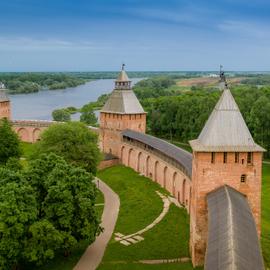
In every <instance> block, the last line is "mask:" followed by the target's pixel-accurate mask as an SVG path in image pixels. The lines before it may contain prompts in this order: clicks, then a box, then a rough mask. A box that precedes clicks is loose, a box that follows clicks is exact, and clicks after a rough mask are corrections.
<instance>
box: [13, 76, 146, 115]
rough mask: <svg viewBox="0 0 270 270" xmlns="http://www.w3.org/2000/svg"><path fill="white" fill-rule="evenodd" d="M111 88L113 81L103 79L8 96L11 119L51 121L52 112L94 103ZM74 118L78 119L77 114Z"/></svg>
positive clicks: (133, 81)
mask: <svg viewBox="0 0 270 270" xmlns="http://www.w3.org/2000/svg"><path fill="white" fill-rule="evenodd" d="M140 80H141V79H138V78H136V79H132V83H133V84H135V83H137V82H138V81H140ZM113 88H114V80H109V79H104V80H96V81H91V82H87V83H86V84H83V85H80V86H77V87H72V88H67V89H64V90H63V89H61V90H42V91H39V92H37V93H31V94H18V95H10V96H9V98H10V100H11V111H12V119H16V120H21V119H26V120H34V119H37V120H52V116H51V113H52V111H53V110H55V109H58V108H65V107H69V106H74V107H76V108H80V107H82V106H83V105H84V104H86V103H88V102H90V101H96V100H97V98H98V97H99V96H100V95H102V94H108V93H110V92H111V91H112V90H113ZM74 118H75V119H76V118H78V114H76V115H75V117H73V119H74Z"/></svg>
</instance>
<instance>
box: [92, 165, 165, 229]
mask: <svg viewBox="0 0 270 270" xmlns="http://www.w3.org/2000/svg"><path fill="white" fill-rule="evenodd" d="M97 176H98V177H99V178H100V179H102V180H103V181H104V182H106V183H107V184H108V185H109V186H110V187H111V188H112V189H113V190H114V191H115V192H116V193H117V194H118V195H119V197H120V202H121V207H120V212H119V216H118V220H117V223H116V228H115V231H116V232H120V233H122V234H130V233H134V232H136V231H138V230H140V229H143V228H144V227H146V226H147V225H149V224H150V223H152V221H153V220H154V219H155V218H156V217H157V216H158V215H159V214H160V213H161V212H162V209H163V202H162V200H161V198H160V197H159V196H158V195H157V194H156V190H159V191H161V192H163V193H166V194H167V192H165V191H164V190H163V189H162V188H161V187H160V186H159V185H157V184H156V183H154V182H153V181H152V180H150V179H148V178H146V177H143V176H140V175H139V174H138V173H136V172H135V171H134V170H132V169H130V168H128V167H125V166H114V167H111V168H107V169H105V170H102V171H100V172H98V175H97Z"/></svg>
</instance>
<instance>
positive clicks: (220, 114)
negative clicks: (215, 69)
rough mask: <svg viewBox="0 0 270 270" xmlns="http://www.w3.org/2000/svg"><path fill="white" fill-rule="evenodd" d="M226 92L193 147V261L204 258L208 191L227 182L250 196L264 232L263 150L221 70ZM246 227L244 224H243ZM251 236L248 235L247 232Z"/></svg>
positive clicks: (258, 222)
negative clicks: (262, 208)
mask: <svg viewBox="0 0 270 270" xmlns="http://www.w3.org/2000/svg"><path fill="white" fill-rule="evenodd" d="M220 75H221V85H223V93H222V96H221V97H220V99H219V101H218V103H217V104H216V106H215V108H214V110H213V112H212V114H211V115H210V117H209V119H208V121H207V122H206V124H205V126H204V128H203V130H202V131H201V134H200V135H199V137H198V139H196V140H193V141H190V145H191V147H192V149H193V164H192V196H191V212H190V249H191V255H192V262H193V265H196V266H197V265H202V264H203V262H204V256H205V250H206V241H207V224H208V221H207V203H206V195H207V194H208V193H209V192H211V191H213V190H215V189H217V188H219V187H221V186H224V185H228V186H231V187H233V188H234V189H236V190H238V191H239V192H241V193H243V194H244V195H245V196H247V199H248V202H249V205H250V208H251V210H252V213H253V216H254V219H255V222H256V226H257V231H258V234H259V236H260V232H261V170H262V152H263V151H264V149H263V148H262V147H260V146H259V145H257V144H256V143H255V142H254V140H253V138H252V136H251V134H250V132H249V130H248V127H247V125H246V123H245V121H244V119H243V117H242V115H241V113H240V111H239V108H238V106H237V104H236V102H235V100H234V98H233V96H232V94H231V92H230V90H229V88H228V86H227V82H226V78H225V76H224V72H222V71H221V73H220ZM243 229H244V228H243ZM247 237H248V236H247Z"/></svg>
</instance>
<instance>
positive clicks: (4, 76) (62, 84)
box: [0, 72, 86, 94]
mask: <svg viewBox="0 0 270 270" xmlns="http://www.w3.org/2000/svg"><path fill="white" fill-rule="evenodd" d="M0 81H1V82H3V83H4V84H5V85H6V87H7V89H8V90H9V93H11V94H20V93H33V92H38V91H40V90H42V89H49V90H55V89H65V88H68V87H75V86H78V85H81V84H83V83H85V82H86V80H84V79H82V78H79V77H76V76H73V75H70V74H65V73H35V72H33V73H0Z"/></svg>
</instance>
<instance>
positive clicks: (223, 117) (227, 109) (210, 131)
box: [190, 87, 264, 152]
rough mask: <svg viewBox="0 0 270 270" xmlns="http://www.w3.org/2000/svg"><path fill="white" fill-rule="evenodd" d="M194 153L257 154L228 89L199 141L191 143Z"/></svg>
mask: <svg viewBox="0 0 270 270" xmlns="http://www.w3.org/2000/svg"><path fill="white" fill-rule="evenodd" d="M190 145H191V147H192V149H193V150H194V151H202V152H208V151H212V152H225V151H226V152H229V151H232V152H241V151H244V152H257V151H259V152H260V151H264V149H263V148H262V147H260V146H259V145H257V144H256V143H255V142H254V140H253V138H252V136H251V134H250V131H249V129H248V127H247V125H246V123H245V121H244V119H243V116H242V114H241V112H240V110H239V108H238V106H237V104H236V102H235V100H234V98H233V96H232V94H231V91H230V90H229V89H228V88H227V87H226V88H225V89H224V90H223V93H222V96H221V97H220V99H219V101H218V103H217V104H216V106H215V108H214V110H213V112H212V113H211V115H210V117H209V119H208V120H207V122H206V124H205V126H204V128H203V130H202V131H201V133H200V135H199V137H198V139H197V140H193V141H190Z"/></svg>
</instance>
